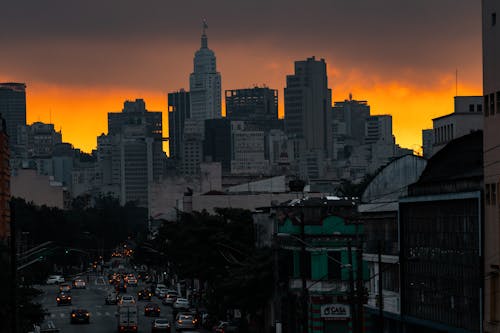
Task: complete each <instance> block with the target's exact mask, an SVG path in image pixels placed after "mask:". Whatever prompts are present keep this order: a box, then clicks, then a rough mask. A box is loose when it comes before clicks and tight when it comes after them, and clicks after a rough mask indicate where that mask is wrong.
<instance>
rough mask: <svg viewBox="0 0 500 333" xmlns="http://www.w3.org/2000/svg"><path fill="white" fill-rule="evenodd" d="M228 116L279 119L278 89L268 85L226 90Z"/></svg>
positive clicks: (245, 118) (244, 118) (249, 118)
mask: <svg viewBox="0 0 500 333" xmlns="http://www.w3.org/2000/svg"><path fill="white" fill-rule="evenodd" d="M226 117H227V118H228V119H231V120H276V119H278V90H275V89H269V88H267V87H262V88H261V87H254V88H250V89H236V90H226Z"/></svg>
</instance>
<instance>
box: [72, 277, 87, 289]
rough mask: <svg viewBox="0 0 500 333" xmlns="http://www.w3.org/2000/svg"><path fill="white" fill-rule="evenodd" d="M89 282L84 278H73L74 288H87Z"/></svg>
mask: <svg viewBox="0 0 500 333" xmlns="http://www.w3.org/2000/svg"><path fill="white" fill-rule="evenodd" d="M86 287H87V284H86V283H85V281H84V280H83V279H75V280H73V288H75V289H85V288H86Z"/></svg>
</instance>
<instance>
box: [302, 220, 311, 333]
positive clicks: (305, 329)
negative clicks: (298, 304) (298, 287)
mask: <svg viewBox="0 0 500 333" xmlns="http://www.w3.org/2000/svg"><path fill="white" fill-rule="evenodd" d="M305 236H306V233H305V221H304V211H303V210H301V212H300V239H301V240H302V242H300V243H301V246H300V252H301V256H300V262H301V264H300V267H301V277H302V332H303V333H308V332H309V329H308V326H309V323H308V321H309V315H308V313H307V311H308V301H307V267H306V255H307V251H306V242H305V238H306V237H305Z"/></svg>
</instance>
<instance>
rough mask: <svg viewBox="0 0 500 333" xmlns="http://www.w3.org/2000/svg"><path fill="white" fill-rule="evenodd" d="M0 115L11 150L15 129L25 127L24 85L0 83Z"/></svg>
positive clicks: (15, 141) (15, 137) (14, 143)
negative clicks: (5, 127)
mask: <svg viewBox="0 0 500 333" xmlns="http://www.w3.org/2000/svg"><path fill="white" fill-rule="evenodd" d="M0 114H1V115H2V117H3V118H4V119H5V122H6V124H7V135H8V136H9V146H10V148H11V150H12V149H13V148H14V147H15V145H16V144H17V127H18V126H20V125H26V85H25V84H24V83H13V82H7V83H0Z"/></svg>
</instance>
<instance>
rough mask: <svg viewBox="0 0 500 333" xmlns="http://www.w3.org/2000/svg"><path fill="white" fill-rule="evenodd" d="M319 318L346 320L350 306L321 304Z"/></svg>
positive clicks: (349, 314) (349, 313)
mask: <svg viewBox="0 0 500 333" xmlns="http://www.w3.org/2000/svg"><path fill="white" fill-rule="evenodd" d="M321 318H323V319H325V320H348V319H349V318H351V308H350V307H349V305H347V304H325V305H322V306H321Z"/></svg>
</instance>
